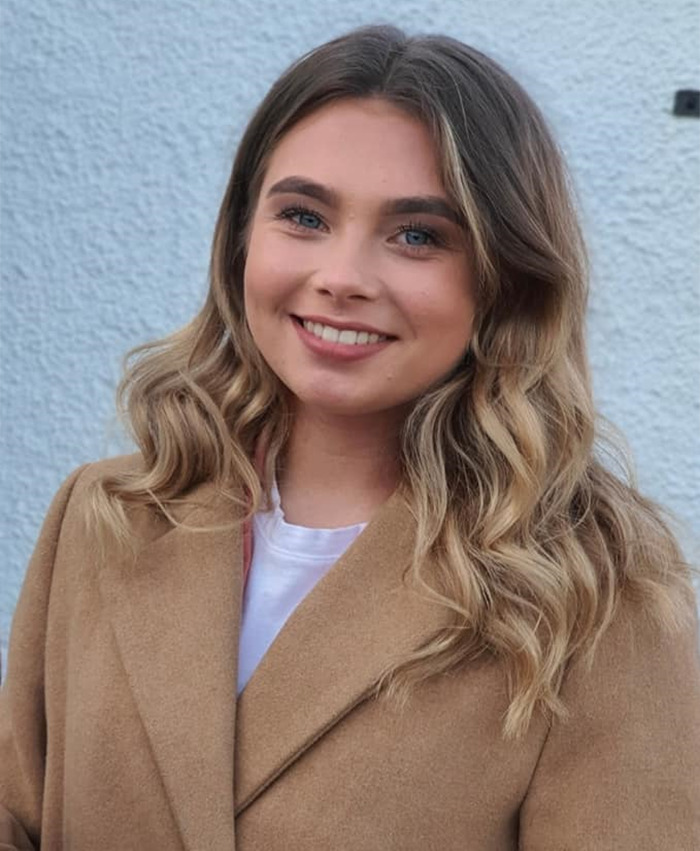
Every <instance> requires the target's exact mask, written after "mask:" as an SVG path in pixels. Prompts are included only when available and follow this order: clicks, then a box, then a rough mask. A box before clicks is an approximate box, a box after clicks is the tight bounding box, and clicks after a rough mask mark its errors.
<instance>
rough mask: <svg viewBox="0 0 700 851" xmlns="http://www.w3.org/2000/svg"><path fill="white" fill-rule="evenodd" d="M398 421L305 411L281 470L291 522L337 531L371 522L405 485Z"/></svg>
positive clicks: (296, 423) (296, 421) (282, 492)
mask: <svg viewBox="0 0 700 851" xmlns="http://www.w3.org/2000/svg"><path fill="white" fill-rule="evenodd" d="M400 425H401V423H400V421H399V419H398V418H397V417H396V416H393V417H385V418H382V419H379V418H377V417H371V418H370V417H337V416H331V415H328V414H324V413H323V412H318V411H309V410H307V409H302V408H301V407H300V409H299V410H297V411H296V412H295V417H294V424H293V427H292V431H291V435H290V438H289V441H288V443H287V447H286V451H285V455H284V458H283V459H282V461H281V463H280V464H279V467H278V470H277V479H278V486H279V491H280V498H281V501H282V508H283V510H284V514H285V518H286V519H287V521H288V522H289V523H294V524H296V525H299V526H311V527H325V528H333V527H338V526H348V525H351V524H354V523H363V522H365V521H368V520H369V519H370V518H371V517H372V515H373V514H374V512H375V511H376V510H377V508H378V507H379V506H380V505H381V504H382V503H383V502H385V501H386V500H387V499H388V498H389V496H391V494H392V493H393V491H394V490H395V489H396V487H397V485H398V483H399V462H398V453H399V429H400Z"/></svg>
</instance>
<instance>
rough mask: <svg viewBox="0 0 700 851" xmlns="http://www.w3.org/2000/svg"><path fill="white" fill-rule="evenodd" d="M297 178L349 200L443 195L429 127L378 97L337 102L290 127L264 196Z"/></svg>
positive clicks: (272, 162)
mask: <svg viewBox="0 0 700 851" xmlns="http://www.w3.org/2000/svg"><path fill="white" fill-rule="evenodd" d="M299 174H300V175H304V176H305V177H308V178H311V179H313V180H315V181H317V182H319V183H323V184H325V185H328V186H331V187H333V188H334V189H335V190H337V191H338V192H340V193H346V194H348V195H355V194H363V195H364V194H372V195H375V194H376V195H381V196H382V197H386V196H389V195H396V196H400V195H422V194H432V195H437V194H444V193H443V189H442V180H441V177H440V167H439V161H438V157H437V152H436V150H435V145H434V143H433V139H432V137H431V135H430V133H429V131H428V129H427V127H426V126H425V125H424V124H423V122H421V121H420V120H418V119H417V118H415V117H413V116H411V115H409V114H408V113H407V112H404V111H403V110H402V109H400V108H398V107H397V106H395V105H394V104H391V103H388V102H387V101H385V100H381V99H379V98H364V99H347V100H341V101H336V102H334V103H331V104H328V105H326V106H323V107H321V108H320V109H318V110H316V111H315V112H313V113H311V115H308V116H306V117H305V118H304V119H302V120H301V121H300V122H299V123H298V124H296V125H294V126H293V127H292V128H291V130H289V131H288V132H287V133H286V134H285V135H284V136H283V137H282V139H281V141H280V142H279V143H278V145H277V146H276V148H275V149H274V151H273V152H272V155H271V157H270V160H269V163H268V168H267V171H266V174H265V179H264V181H263V193H264V192H265V189H266V188H267V187H269V186H270V185H272V184H273V183H275V182H276V181H278V180H280V179H281V178H283V177H286V176H288V175H299Z"/></svg>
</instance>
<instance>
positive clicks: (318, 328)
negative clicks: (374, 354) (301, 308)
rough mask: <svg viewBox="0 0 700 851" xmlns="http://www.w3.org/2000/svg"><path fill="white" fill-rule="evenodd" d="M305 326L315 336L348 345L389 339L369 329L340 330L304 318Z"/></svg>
mask: <svg viewBox="0 0 700 851" xmlns="http://www.w3.org/2000/svg"><path fill="white" fill-rule="evenodd" d="M304 328H306V330H307V331H310V332H311V333H312V334H313V335H314V337H319V338H320V339H321V340H327V341H328V342H329V343H342V344H344V345H346V346H365V345H367V344H368V343H380V342H384V340H387V339H388V337H386V336H385V335H384V334H369V333H368V332H367V331H351V330H350V329H349V328H346V329H343V330H342V331H339V330H338V329H337V328H332V327H331V326H330V325H321V323H320V322H310V321H309V320H308V319H305V320H304Z"/></svg>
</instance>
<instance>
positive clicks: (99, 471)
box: [45, 452, 145, 525]
mask: <svg viewBox="0 0 700 851" xmlns="http://www.w3.org/2000/svg"><path fill="white" fill-rule="evenodd" d="M144 471H145V463H144V459H143V456H142V455H141V453H140V452H135V453H132V454H129V455H118V456H114V457H111V458H102V459H100V460H98V461H89V462H87V463H85V464H82V465H81V466H79V467H76V468H75V469H74V470H73V471H72V472H71V473H70V474H69V475H68V476H67V477H66V478H65V479H64V480H63V481H62V483H61V485H60V486H59V488H58V490H57V491H56V493H55V494H54V496H53V499H52V500H51V504H50V506H49V510H48V513H47V517H46V520H45V525H46V523H49V524H50V523H51V521H54V522H59V524H60V525H63V523H64V521H66V520H68V519H69V518H70V517H71V515H80V516H82V517H83V518H84V517H85V513H86V507H87V506H88V505H89V504H90V503H91V502H92V500H93V498H94V491H95V488H96V486H97V485H98V483H99V482H100V481H103V480H105V479H110V478H112V477H113V476H117V477H118V476H121V475H124V474H126V475H129V474H131V473H140V472H144Z"/></svg>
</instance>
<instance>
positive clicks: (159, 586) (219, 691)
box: [101, 485, 242, 851]
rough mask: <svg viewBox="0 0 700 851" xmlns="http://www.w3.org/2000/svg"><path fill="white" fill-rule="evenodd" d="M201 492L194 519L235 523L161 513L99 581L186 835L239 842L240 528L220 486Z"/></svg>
mask: <svg viewBox="0 0 700 851" xmlns="http://www.w3.org/2000/svg"><path fill="white" fill-rule="evenodd" d="M194 498H195V499H196V501H197V507H196V508H194V509H193V510H191V511H190V512H189V513H187V514H186V516H185V517H184V521H185V522H186V524H187V525H188V526H190V527H201V526H213V525H217V524H218V525H220V526H221V525H222V524H228V526H229V528H226V529H218V530H216V531H208V532H194V531H189V530H187V529H183V528H181V527H177V526H176V527H175V528H172V527H168V526H166V524H164V523H162V521H161V525H162V526H163V527H164V528H162V529H161V530H160V532H161V533H160V537H156V538H155V540H152V541H151V542H150V543H147V544H146V545H145V546H144V547H143V549H142V550H141V551H140V552H139V553H138V555H137V556H136V558H135V560H134V559H133V558H132V557H131V556H128V557H126V558H125V557H124V556H121V557H117V558H114V559H107V563H106V564H105V566H104V568H103V569H102V571H101V588H102V592H103V595H104V597H105V599H106V601H107V603H108V607H109V611H110V617H111V621H112V625H113V629H114V634H115V637H116V641H117V645H118V647H119V652H120V654H121V658H122V661H123V664H124V668H125V671H126V675H127V677H128V680H129V683H130V686H131V689H132V692H133V695H134V699H135V701H136V704H137V706H138V709H139V712H140V715H141V718H142V721H143V725H144V728H145V730H146V733H147V735H148V739H149V742H150V745H151V747H152V750H153V754H154V758H155V761H156V763H157V765H158V768H159V771H160V774H161V778H162V782H163V785H164V788H165V792H166V796H167V798H168V801H169V803H170V805H171V808H172V812H173V816H174V818H175V821H176V823H177V824H178V827H179V830H180V834H181V837H182V841H183V845H184V847H185V848H186V849H188V851H190V849H195V848H207V849H212V851H218V849H221V851H224V849H226V851H232V849H233V848H234V827H233V736H234V730H235V705H236V703H235V701H236V676H237V674H236V670H237V646H238V623H239V620H240V606H241V592H242V565H241V535H240V531H239V530H237V529H236V528H233V527H232V526H231V521H232V520H234V519H235V512H234V510H233V509H232V507H231V503H230V502H229V501H227V500H225V499H224V498H222V497H216V496H215V494H214V488H213V486H211V485H207V486H203V487H201V488H200V489H198V491H197V492H196V493H195V494H194ZM141 526H142V528H143V527H144V526H145V528H147V529H149V528H150V531H151V537H153V524H152V523H151V524H150V527H149V524H148V523H146V524H141ZM163 532H164V534H163Z"/></svg>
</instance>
